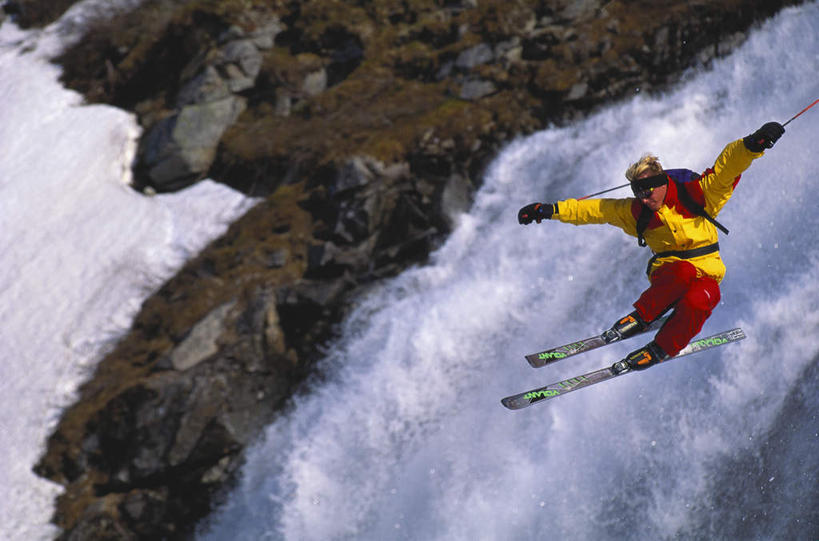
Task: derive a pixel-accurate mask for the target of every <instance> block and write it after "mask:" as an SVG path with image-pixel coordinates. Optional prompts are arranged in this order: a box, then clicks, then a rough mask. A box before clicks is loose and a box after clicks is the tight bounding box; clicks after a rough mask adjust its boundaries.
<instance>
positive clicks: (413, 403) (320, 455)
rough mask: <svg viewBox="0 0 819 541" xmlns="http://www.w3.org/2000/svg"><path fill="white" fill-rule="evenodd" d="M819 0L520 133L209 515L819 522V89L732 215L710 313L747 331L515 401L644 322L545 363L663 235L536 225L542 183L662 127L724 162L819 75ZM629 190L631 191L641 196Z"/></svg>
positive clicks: (228, 531) (672, 158)
mask: <svg viewBox="0 0 819 541" xmlns="http://www.w3.org/2000/svg"><path fill="white" fill-rule="evenodd" d="M817 74H819V4H817V3H816V2H814V3H811V4H808V5H805V6H802V7H799V8H796V9H788V10H786V11H784V12H783V13H781V14H780V15H779V16H777V17H775V18H774V19H772V20H771V21H769V22H768V23H767V24H765V25H764V26H763V27H761V28H759V29H756V30H755V31H753V32H752V34H751V37H750V39H749V40H748V41H747V42H746V43H745V44H744V45H743V46H742V47H741V48H740V49H739V50H737V51H736V52H735V53H734V54H732V55H731V56H730V57H729V58H726V59H724V60H721V61H719V62H717V63H716V64H715V65H714V66H713V67H712V68H711V69H709V70H700V71H698V72H696V73H691V74H689V75H688V76H687V77H686V78H685V80H684V81H683V82H681V84H680V86H679V87H678V88H676V89H674V90H673V91H671V92H669V93H667V94H665V95H662V96H657V97H645V96H642V95H640V94H639V92H638V89H635V93H636V95H635V96H634V98H632V99H630V100H628V101H627V102H625V103H622V104H619V105H616V106H614V107H611V108H609V109H607V110H605V111H602V112H600V113H598V114H596V115H594V116H593V117H591V118H589V119H588V120H585V121H583V122H579V123H577V124H575V125H572V126H569V127H566V128H560V129H550V130H546V131H543V132H540V133H537V134H534V135H532V136H530V137H527V138H525V139H521V140H518V141H516V142H514V143H512V144H510V145H509V146H508V148H506V149H505V150H504V151H503V152H501V153H500V155H499V156H498V157H497V159H496V160H495V162H494V163H493V164H492V166H491V167H490V168H489V170H488V171H487V173H486V177H485V179H484V184H483V188H482V189H481V190H480V192H479V193H478V195H477V198H476V202H475V204H474V207H473V208H472V210H471V211H470V212H469V213H468V214H464V215H463V216H461V217H460V222H459V225H458V227H457V229H456V230H455V232H454V233H453V234H452V236H451V238H450V239H448V241H447V242H446V244H445V245H444V246H443V247H442V248H441V249H439V250H438V251H437V252H436V253H435V254H434V255H433V257H432V261H431V262H430V263H429V264H428V265H427V266H424V267H420V268H414V269H411V270H408V271H407V272H405V273H403V274H402V275H401V276H399V277H397V278H395V279H393V280H391V281H389V282H388V283H386V284H384V285H383V287H381V288H380V289H379V290H378V291H376V292H373V293H372V294H370V295H369V296H368V297H367V298H366V299H363V300H362V301H361V303H360V306H359V307H358V308H357V309H356V310H355V312H354V313H353V314H352V315H351V316H350V317H349V318H348V320H347V321H346V322H345V324H344V328H343V335H342V337H341V339H339V340H338V341H337V342H336V343H334V344H333V345H332V350H331V353H330V354H329V355H328V356H327V358H326V359H325V360H324V361H323V365H322V368H323V372H324V373H325V376H326V377H325V378H323V379H322V381H321V382H316V383H315V384H314V385H312V386H311V388H310V390H309V392H307V393H305V394H304V395H302V396H298V397H296V398H295V399H294V400H293V401H292V405H291V408H290V409H289V411H288V412H287V413H286V414H284V415H282V416H281V418H280V419H279V420H278V421H277V422H275V423H274V424H273V425H271V426H270V427H269V429H268V430H267V433H266V437H265V439H264V441H262V442H260V443H259V444H258V445H256V446H255V448H253V449H252V450H251V452H250V453H249V458H248V462H247V465H246V466H245V468H244V471H243V478H242V481H241V483H240V486H238V488H237V489H236V490H235V491H234V492H233V493H232V494H231V495H230V496H229V498H228V501H227V503H226V504H225V506H224V508H223V509H222V510H221V511H220V512H219V513H218V514H216V516H215V517H214V518H213V520H212V522H211V524H209V525H208V527H207V528H203V531H202V533H201V534H200V537H201V538H203V539H216V540H224V539H248V540H249V539H254V540H256V539H287V540H294V541H295V540H300V541H301V540H316V541H319V540H330V539H356V540H359V539H368V540H370V539H371V540H386V539H413V540H438V539H441V540H443V539H447V540H450V539H456V540H472V539H486V540H496V539H497V540H500V539H541V538H546V537H548V538H554V539H622V538H631V539H663V538H681V539H716V538H722V539H732V538H733V539H805V540H807V539H817V538H819V495H818V494H819V490H817V471H819V422H818V421H817V417H816V415H817V406H819V403H818V402H817V396H816V387H817V382H819V376H818V375H817V371H818V370H819V369H818V368H817V356H818V355H819V268H817V263H819V247H817V244H816V242H815V237H816V234H817V231H819V213H817V212H816V208H815V203H814V199H815V193H814V192H815V190H816V189H817V188H819V184H818V183H817V178H819V164H817V161H816V154H817V150H819V143H818V142H817V141H819V107H817V108H815V109H812V110H810V111H809V112H807V113H805V114H804V115H803V116H802V117H800V118H799V119H797V120H796V121H794V122H793V123H792V124H790V125H788V127H787V132H786V134H785V135H784V137H783V138H782V139H781V140H780V141H779V143H778V144H777V145H776V147H775V148H774V149H772V150H771V151H768V152H767V153H766V155H765V156H763V157H762V158H760V159H758V160H757V161H756V162H755V163H754V164H753V165H752V166H751V168H750V169H749V170H748V171H747V172H746V173H745V174H744V175H743V180H742V181H741V183H740V184H739V186H738V188H737V190H736V192H735V194H734V197H733V199H732V200H731V201H730V202H729V203H728V205H727V206H726V207H725V209H724V210H723V212H722V214H721V215H720V221H722V222H723V223H724V224H726V225H727V226H728V228H729V229H730V230H731V233H730V235H727V236H725V235H723V236H722V239H721V246H722V255H723V258H724V260H725V262H726V264H727V267H728V274H727V276H726V279H725V280H724V281H723V283H722V292H723V299H722V302H721V304H720V306H719V307H718V308H717V310H716V311H715V313H714V315H713V316H712V317H711V319H710V320H709V321H708V322H707V324H706V328H705V329H704V331H703V332H704V333H708V332H715V331H718V330H723V329H725V328H729V327H733V326H741V327H742V328H743V329H744V330H745V331H746V332H747V334H748V339H746V340H745V341H743V342H741V343H739V344H737V345H731V346H727V347H725V348H722V349H720V350H716V351H713V352H708V353H704V354H700V355H697V356H692V357H688V358H685V359H680V360H678V361H673V362H670V363H668V364H666V365H662V366H659V367H656V368H652V369H651V370H649V371H647V372H643V373H640V374H638V375H629V376H627V377H623V378H619V379H617V380H614V381H611V382H607V383H604V384H601V385H598V386H595V387H593V388H591V389H586V390H582V391H578V392H576V393H572V394H571V395H569V396H566V397H562V398H560V399H558V400H556V401H551V402H547V403H543V404H538V405H536V406H534V407H532V408H529V409H527V410H523V411H519V412H510V411H507V410H505V409H504V408H502V407H501V405H500V403H499V399H500V398H501V397H502V396H504V395H507V394H512V393H514V392H518V391H521V390H525V389H528V388H532V387H536V386H539V385H542V384H545V383H549V382H553V381H557V380H560V379H563V378H565V377H569V376H574V375H578V374H581V373H584V372H587V371H590V370H593V369H596V368H599V367H601V366H605V365H607V364H610V363H611V362H612V361H613V360H615V359H617V358H619V356H620V355H621V354H623V353H625V352H627V351H629V350H630V349H633V348H634V347H637V346H638V345H639V344H638V343H637V341H632V342H633V343H627V344H618V345H614V346H611V347H610V348H608V349H605V350H600V351H597V352H593V353H591V354H587V355H585V356H581V357H578V358H575V359H572V360H571V361H566V363H565V364H560V363H558V364H556V365H553V366H551V367H549V368H544V369H540V370H533V369H531V368H529V367H528V365H527V364H526V362H525V361H524V359H523V355H524V354H526V353H531V352H532V351H535V350H538V349H541V348H543V347H546V346H549V345H556V344H558V343H565V342H567V341H570V340H571V339H575V338H580V337H582V336H586V335H588V334H590V333H591V332H597V331H600V330H602V329H603V328H605V327H606V326H608V325H609V324H610V323H611V322H612V321H613V320H614V319H615V318H617V317H619V316H621V315H623V314H624V313H626V312H628V311H629V310H630V305H631V302H633V300H634V299H635V298H636V297H637V295H638V294H639V293H640V292H641V291H642V289H643V288H644V287H645V286H646V285H647V282H646V280H645V277H644V276H643V274H642V273H643V269H644V266H645V261H646V259H647V258H648V254H647V253H646V252H645V251H644V250H641V249H640V248H638V247H637V244H636V241H635V239H633V238H631V237H626V236H625V235H623V234H622V232H620V231H619V230H616V229H615V228H611V227H607V226H585V227H582V228H575V227H572V226H569V225H565V224H561V223H555V222H546V223H543V224H541V225H530V226H528V227H525V228H524V227H521V226H519V225H518V224H517V223H516V212H517V210H518V208H519V207H520V206H522V205H523V204H525V203H528V202H531V201H534V200H542V201H551V200H555V199H559V198H564V197H569V196H580V195H584V194H587V193H591V192H594V191H598V190H600V189H604V188H606V187H608V186H611V185H616V184H619V183H622V182H623V176H622V175H623V172H624V171H625V169H626V167H627V165H628V164H629V163H630V162H631V161H633V160H634V159H636V158H637V157H638V156H639V155H640V154H642V153H643V152H645V151H652V152H654V153H656V154H658V155H659V156H660V158H661V160H662V161H663V163H664V164H665V165H666V166H667V167H669V168H671V167H688V168H691V169H696V170H703V169H705V168H706V167H709V166H711V165H712V164H713V160H714V158H715V157H716V156H717V154H718V153H719V152H720V150H721V149H722V147H723V146H724V145H725V144H726V143H728V142H729V141H732V140H734V139H737V138H739V137H742V136H744V135H746V134H748V133H750V132H752V131H754V130H755V129H756V128H758V127H759V126H760V125H762V124H763V123H764V122H766V121H769V120H778V121H780V122H784V121H785V120H787V119H788V118H790V117H791V116H793V114H795V113H796V112H797V111H799V110H800V109H801V108H802V107H804V106H805V105H807V104H809V103H810V102H812V101H813V100H814V99H816V98H819V76H817ZM624 195H625V194H624Z"/></svg>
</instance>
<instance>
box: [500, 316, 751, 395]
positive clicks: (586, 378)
mask: <svg viewBox="0 0 819 541" xmlns="http://www.w3.org/2000/svg"><path fill="white" fill-rule="evenodd" d="M743 338H745V333H744V332H743V331H742V329H731V330H730V331H724V332H721V333H718V334H715V335H712V336H708V337H706V338H700V339H699V340H693V341H692V342H691V343H690V344H688V345H687V346H686V347H685V348H683V350H682V351H680V352H679V353H678V354H677V355H675V356H674V357H672V358H673V359H676V358H677V357H683V356H685V355H690V354H692V353H697V352H699V351H704V350H706V349H711V348H715V347H718V346H722V345H724V344H729V343H731V342H738V341H739V340H742V339H743ZM669 360H670V359H669ZM666 362H668V361H666ZM629 372H631V370H630V369H629V368H628V364H626V362H625V361H618V362H616V363H614V364H613V365H611V366H610V367H607V368H601V369H600V370H595V371H594V372H589V373H588V374H584V375H582V376H577V377H574V378H570V379H567V380H563V381H559V382H557V383H552V384H551V385H546V386H545V387H540V388H537V389H532V390H531V391H526V392H525V393H520V394H516V395H512V396H507V397H506V398H504V399H503V400H501V403H502V404H503V405H504V406H506V407H507V408H509V409H511V410H519V409H522V408H525V407H528V406H531V405H532V404H534V403H536V402H541V401H543V400H548V399H550V398H556V397H558V396H561V395H564V394H566V393H570V392H572V391H576V390H578V389H582V388H583V387H588V386H589V385H594V384H595V383H600V382H601V381H606V380H607V379H611V378H616V377H617V376H622V375H623V374H628V373H629Z"/></svg>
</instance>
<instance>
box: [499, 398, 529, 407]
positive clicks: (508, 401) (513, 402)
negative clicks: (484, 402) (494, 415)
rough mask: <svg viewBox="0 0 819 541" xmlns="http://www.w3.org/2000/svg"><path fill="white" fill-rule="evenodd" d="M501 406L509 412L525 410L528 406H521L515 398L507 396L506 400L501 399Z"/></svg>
mask: <svg viewBox="0 0 819 541" xmlns="http://www.w3.org/2000/svg"><path fill="white" fill-rule="evenodd" d="M501 404H503V407H505V408H506V409H509V410H519V409H521V408H525V407H526V406H527V405H528V404H521V403H520V402H519V401H517V400H515V397H512V396H507V397H506V398H503V399H501Z"/></svg>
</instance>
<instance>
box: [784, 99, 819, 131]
mask: <svg viewBox="0 0 819 541" xmlns="http://www.w3.org/2000/svg"><path fill="white" fill-rule="evenodd" d="M817 103H819V100H816V101H815V102H813V103H811V104H810V105H808V106H807V107H805V108H804V109H802V110H801V111H799V112H798V113H796V114H795V115H793V118H791V120H794V119H795V118H796V117H798V116H799V115H801V114H802V113H804V112H805V111H807V110H808V109H810V108H811V107H813V106H814V105H816V104H817ZM791 120H788V121H787V122H785V123H784V124H782V127H783V128H784V127H785V126H787V125H788V124H790V123H791Z"/></svg>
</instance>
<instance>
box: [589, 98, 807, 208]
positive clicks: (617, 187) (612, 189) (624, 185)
mask: <svg viewBox="0 0 819 541" xmlns="http://www.w3.org/2000/svg"><path fill="white" fill-rule="evenodd" d="M817 103H819V99H817V100H816V101H814V102H813V103H811V104H810V105H808V106H807V107H805V108H804V109H802V110H801V111H799V112H798V113H796V114H795V115H793V117H791V119H790V120H788V121H787V122H785V123H784V124H782V127H783V128H784V127H785V126H787V125H788V124H790V123H791V122H792V121H794V120H795V119H796V118H797V117H798V116H800V115H801V114H802V113H804V112H805V111H807V110H808V109H810V108H811V107H813V106H814V105H816V104H817ZM628 185H629V183H626V184H621V185H620V186H615V187H614V188H609V189H608V190H603V191H602V192H597V193H592V194H589V195H584V196H583V197H578V198H577V200H578V201H582V200H583V199H588V198H589V197H594V196H595V195H602V194H604V193H608V192H613V191H614V190H619V189H620V188H625V187H626V186H628Z"/></svg>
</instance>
